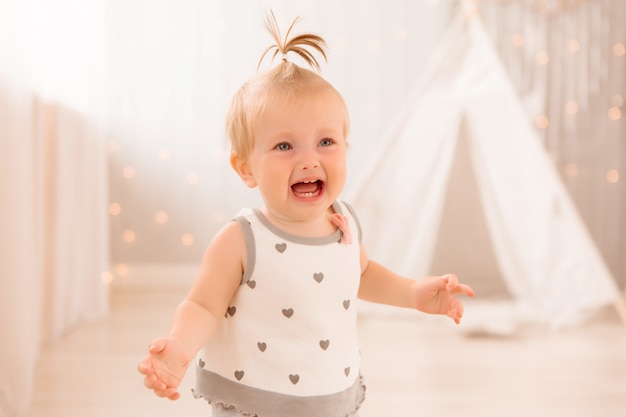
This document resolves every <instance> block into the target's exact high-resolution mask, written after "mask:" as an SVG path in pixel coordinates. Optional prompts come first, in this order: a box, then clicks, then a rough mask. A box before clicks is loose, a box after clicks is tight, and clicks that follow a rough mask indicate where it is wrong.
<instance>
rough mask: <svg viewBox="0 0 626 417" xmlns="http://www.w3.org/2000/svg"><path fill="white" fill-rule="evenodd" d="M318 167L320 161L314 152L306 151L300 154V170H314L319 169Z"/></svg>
mask: <svg viewBox="0 0 626 417" xmlns="http://www.w3.org/2000/svg"><path fill="white" fill-rule="evenodd" d="M319 166H320V161H319V158H318V157H317V153H316V152H315V151H312V150H307V151H304V152H303V153H302V158H301V159H300V169H302V170H307V169H315V168H319Z"/></svg>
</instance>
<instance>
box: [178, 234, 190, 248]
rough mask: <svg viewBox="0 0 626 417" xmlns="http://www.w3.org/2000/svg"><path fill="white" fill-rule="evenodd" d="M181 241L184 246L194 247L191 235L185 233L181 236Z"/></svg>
mask: <svg viewBox="0 0 626 417" xmlns="http://www.w3.org/2000/svg"><path fill="white" fill-rule="evenodd" d="M180 241H181V242H182V244H183V245H184V246H191V245H193V235H192V234H191V233H184V234H183V235H182V236H181V238H180Z"/></svg>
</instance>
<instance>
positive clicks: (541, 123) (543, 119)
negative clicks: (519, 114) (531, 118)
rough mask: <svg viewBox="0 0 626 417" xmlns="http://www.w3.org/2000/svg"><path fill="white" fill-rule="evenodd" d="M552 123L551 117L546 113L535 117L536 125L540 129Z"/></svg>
mask: <svg viewBox="0 0 626 417" xmlns="http://www.w3.org/2000/svg"><path fill="white" fill-rule="evenodd" d="M549 125H550V119H548V116H546V115H545V114H540V115H539V116H537V118H536V119H535V126H537V127H538V128H539V129H546V128H547V127H548V126H549Z"/></svg>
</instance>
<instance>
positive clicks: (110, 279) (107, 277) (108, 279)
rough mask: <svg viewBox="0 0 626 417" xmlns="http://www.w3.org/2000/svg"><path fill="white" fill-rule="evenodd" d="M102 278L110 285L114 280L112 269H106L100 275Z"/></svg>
mask: <svg viewBox="0 0 626 417" xmlns="http://www.w3.org/2000/svg"><path fill="white" fill-rule="evenodd" d="M100 279H101V280H102V283H103V284H105V285H110V284H111V283H112V282H113V274H112V273H111V272H110V271H104V272H102V274H101V275H100Z"/></svg>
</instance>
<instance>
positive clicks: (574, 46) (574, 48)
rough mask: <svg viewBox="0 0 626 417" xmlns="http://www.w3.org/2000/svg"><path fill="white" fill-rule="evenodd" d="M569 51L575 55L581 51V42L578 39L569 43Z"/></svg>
mask: <svg viewBox="0 0 626 417" xmlns="http://www.w3.org/2000/svg"><path fill="white" fill-rule="evenodd" d="M567 50H568V51H570V52H571V53H573V54H575V53H576V52H578V51H580V42H578V40H576V39H570V40H569V41H568V42H567Z"/></svg>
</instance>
